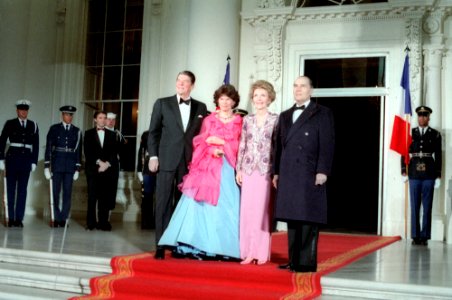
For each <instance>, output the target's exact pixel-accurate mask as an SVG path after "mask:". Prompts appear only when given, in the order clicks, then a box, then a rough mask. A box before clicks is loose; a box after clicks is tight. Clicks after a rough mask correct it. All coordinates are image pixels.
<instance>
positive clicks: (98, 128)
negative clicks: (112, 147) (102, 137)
mask: <svg viewBox="0 0 452 300" xmlns="http://www.w3.org/2000/svg"><path fill="white" fill-rule="evenodd" d="M97 130H105V128H100V127H97Z"/></svg>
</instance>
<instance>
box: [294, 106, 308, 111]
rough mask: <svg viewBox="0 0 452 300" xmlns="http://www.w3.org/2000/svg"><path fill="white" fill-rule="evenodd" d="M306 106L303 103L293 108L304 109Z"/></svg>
mask: <svg viewBox="0 0 452 300" xmlns="http://www.w3.org/2000/svg"><path fill="white" fill-rule="evenodd" d="M305 108H306V105H302V106H295V107H294V108H293V109H294V110H297V109H301V110H303V109H305Z"/></svg>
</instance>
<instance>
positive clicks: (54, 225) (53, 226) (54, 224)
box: [50, 221, 58, 228]
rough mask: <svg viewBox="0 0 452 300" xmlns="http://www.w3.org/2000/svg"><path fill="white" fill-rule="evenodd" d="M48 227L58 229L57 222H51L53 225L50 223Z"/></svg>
mask: <svg viewBox="0 0 452 300" xmlns="http://www.w3.org/2000/svg"><path fill="white" fill-rule="evenodd" d="M50 227H52V228H57V227H58V221H53V223H52V222H50Z"/></svg>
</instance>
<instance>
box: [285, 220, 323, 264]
mask: <svg viewBox="0 0 452 300" xmlns="http://www.w3.org/2000/svg"><path fill="white" fill-rule="evenodd" d="M287 229H288V232H287V236H288V242H289V263H290V264H292V265H293V266H295V267H297V266H307V267H315V268H317V244H318V240H319V226H318V225H317V224H314V223H307V222H303V221H288V222H287Z"/></svg>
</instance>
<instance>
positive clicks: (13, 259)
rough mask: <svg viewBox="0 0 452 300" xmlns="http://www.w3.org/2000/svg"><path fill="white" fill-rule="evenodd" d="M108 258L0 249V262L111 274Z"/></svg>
mask: <svg viewBox="0 0 452 300" xmlns="http://www.w3.org/2000/svg"><path fill="white" fill-rule="evenodd" d="M110 260H111V259H110V258H103V257H91V256H86V255H73V254H58V253H51V252H38V251H29V250H19V249H11V248H0V262H5V263H15V264H25V265H33V266H43V267H44V266H45V267H47V268H58V269H68V270H77V271H88V272H98V273H111V267H110Z"/></svg>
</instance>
